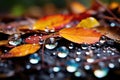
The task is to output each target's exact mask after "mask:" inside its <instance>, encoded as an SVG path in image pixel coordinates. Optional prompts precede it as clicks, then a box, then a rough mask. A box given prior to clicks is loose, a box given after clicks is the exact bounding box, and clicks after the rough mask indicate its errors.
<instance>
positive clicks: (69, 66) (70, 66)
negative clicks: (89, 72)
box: [66, 59, 79, 72]
mask: <svg viewBox="0 0 120 80" xmlns="http://www.w3.org/2000/svg"><path fill="white" fill-rule="evenodd" d="M66 64H67V67H66V69H67V71H68V72H75V71H76V70H77V69H78V67H79V65H78V63H77V62H76V61H75V60H74V59H71V60H69V61H67V62H66Z"/></svg>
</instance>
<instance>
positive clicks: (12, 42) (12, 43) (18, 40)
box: [9, 38, 22, 46]
mask: <svg viewBox="0 0 120 80" xmlns="http://www.w3.org/2000/svg"><path fill="white" fill-rule="evenodd" d="M21 42H22V39H21V38H20V39H17V40H10V41H9V44H10V45H13V46H17V45H19V44H21Z"/></svg>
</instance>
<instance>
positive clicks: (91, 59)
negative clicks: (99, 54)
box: [87, 58, 95, 63]
mask: <svg viewBox="0 0 120 80" xmlns="http://www.w3.org/2000/svg"><path fill="white" fill-rule="evenodd" d="M94 61H95V60H94V59H93V58H88V59H87V62H88V63H92V62H94Z"/></svg>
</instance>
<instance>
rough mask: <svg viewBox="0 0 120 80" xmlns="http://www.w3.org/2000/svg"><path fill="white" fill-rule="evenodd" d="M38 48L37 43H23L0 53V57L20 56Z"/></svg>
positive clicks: (31, 52)
mask: <svg viewBox="0 0 120 80" xmlns="http://www.w3.org/2000/svg"><path fill="white" fill-rule="evenodd" d="M39 48H40V45H39V44H23V45H20V46H17V47H14V48H13V49H11V50H10V51H9V52H8V53H6V54H2V55H1V56H0V57H1V58H11V57H22V56H26V55H29V54H33V53H34V52H36V51H37V50H38V49H39Z"/></svg>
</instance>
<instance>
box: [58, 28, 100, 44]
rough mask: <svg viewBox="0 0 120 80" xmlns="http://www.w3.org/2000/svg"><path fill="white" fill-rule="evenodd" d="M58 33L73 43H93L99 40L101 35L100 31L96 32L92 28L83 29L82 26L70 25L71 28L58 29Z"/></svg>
mask: <svg viewBox="0 0 120 80" xmlns="http://www.w3.org/2000/svg"><path fill="white" fill-rule="evenodd" d="M59 34H60V35H61V36H62V37H64V38H66V39H67V40H70V41H72V42H75V43H79V44H81V43H88V44H91V43H95V42H97V41H99V38H100V37H101V35H102V34H101V33H99V32H96V31H95V30H92V29H84V28H82V27H72V28H64V29H62V30H60V32H59Z"/></svg>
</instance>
